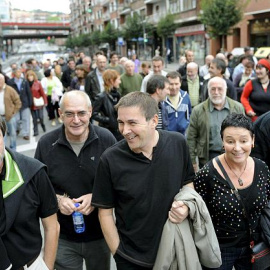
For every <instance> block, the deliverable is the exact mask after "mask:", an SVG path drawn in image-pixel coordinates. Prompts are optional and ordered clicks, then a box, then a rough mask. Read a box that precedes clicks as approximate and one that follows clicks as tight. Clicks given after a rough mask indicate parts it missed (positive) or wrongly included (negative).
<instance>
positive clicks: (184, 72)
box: [176, 63, 187, 88]
mask: <svg viewBox="0 0 270 270" xmlns="http://www.w3.org/2000/svg"><path fill="white" fill-rule="evenodd" d="M176 71H177V72H179V73H180V74H181V77H184V76H186V75H187V63H185V64H184V65H182V66H181V67H179V68H178V69H177V70H176ZM181 88H182V87H181Z"/></svg>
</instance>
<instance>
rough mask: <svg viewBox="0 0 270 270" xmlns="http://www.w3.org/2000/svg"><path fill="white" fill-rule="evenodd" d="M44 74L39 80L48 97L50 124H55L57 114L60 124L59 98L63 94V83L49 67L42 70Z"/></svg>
mask: <svg viewBox="0 0 270 270" xmlns="http://www.w3.org/2000/svg"><path fill="white" fill-rule="evenodd" d="M44 76H45V78H43V79H42V80H41V85H42V87H43V89H44V92H45V94H46V95H47V99H48V106H47V110H48V115H49V119H50V120H51V121H52V122H51V124H52V126H55V125H56V122H55V118H56V116H57V118H58V122H59V123H60V124H61V123H62V120H61V119H60V117H59V112H58V108H59V100H60V98H61V96H62V95H63V85H62V83H61V82H60V80H59V79H58V78H57V77H56V76H54V75H53V73H52V70H51V69H47V70H45V71H44Z"/></svg>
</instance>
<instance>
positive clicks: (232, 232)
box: [194, 158, 270, 247]
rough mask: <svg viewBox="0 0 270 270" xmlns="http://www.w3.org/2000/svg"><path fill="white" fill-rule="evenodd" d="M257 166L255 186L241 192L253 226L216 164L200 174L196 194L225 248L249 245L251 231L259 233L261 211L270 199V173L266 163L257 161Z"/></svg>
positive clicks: (207, 165) (195, 184) (209, 165)
mask: <svg viewBox="0 0 270 270" xmlns="http://www.w3.org/2000/svg"><path fill="white" fill-rule="evenodd" d="M254 162H255V171H254V178H253V182H252V184H251V185H250V186H249V187H247V188H245V189H242V190H241V189H238V191H239V194H240V195H241V198H242V201H243V202H244V204H245V208H246V209H247V211H248V217H249V218H248V221H249V225H248V224H247V219H246V218H245V217H244V215H243V211H242V209H243V207H242V205H241V203H240V202H239V201H238V200H237V198H236V196H235V195H234V194H233V193H232V192H231V189H230V186H229V184H228V183H227V181H226V180H225V179H224V178H223V177H222V176H221V175H220V174H219V173H218V171H217V170H216V169H215V167H214V165H213V162H212V161H209V162H208V163H207V164H206V165H205V166H204V167H203V168H202V169H201V170H200V171H199V172H198V173H197V175H196V178H195V180H194V186H195V189H196V191H197V192H198V193H199V194H200V195H201V196H202V198H203V199H204V201H205V203H206V205H207V208H208V210H209V213H210V215H211V218H212V221H213V225H214V228H215V231H216V234H217V238H218V241H219V244H220V246H221V247H233V246H240V247H242V246H245V245H249V241H250V235H249V229H248V227H250V228H252V233H253V234H254V235H256V233H257V228H258V226H257V224H258V219H259V217H260V214H261V211H262V209H263V208H264V207H265V205H266V204H267V202H268V201H269V199H270V173H269V170H268V167H267V165H266V164H265V163H264V162H262V161H261V160H259V159H256V158H254Z"/></svg>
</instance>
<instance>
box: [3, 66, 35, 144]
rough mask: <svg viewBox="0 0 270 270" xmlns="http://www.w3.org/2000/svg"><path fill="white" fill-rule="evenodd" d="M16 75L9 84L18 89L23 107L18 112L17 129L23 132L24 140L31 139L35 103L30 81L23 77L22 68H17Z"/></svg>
mask: <svg viewBox="0 0 270 270" xmlns="http://www.w3.org/2000/svg"><path fill="white" fill-rule="evenodd" d="M14 75H15V77H14V78H12V79H11V80H10V81H9V82H8V84H9V85H10V86H11V87H12V88H14V89H15V90H16V91H17V93H18V94H19V96H20V99H21V102H22V107H21V109H20V111H19V112H18V113H17V114H16V120H17V131H18V132H20V131H21V132H22V136H23V139H24V140H29V139H30V137H29V135H30V115H31V111H30V108H31V106H32V103H33V97H32V92H31V90H30V86H29V84H28V82H27V81H26V80H25V79H24V78H22V77H21V75H22V72H21V70H20V69H16V70H15V72H14Z"/></svg>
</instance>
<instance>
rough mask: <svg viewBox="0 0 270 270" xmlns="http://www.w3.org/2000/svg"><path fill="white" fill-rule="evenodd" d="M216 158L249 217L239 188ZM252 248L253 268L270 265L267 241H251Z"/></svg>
mask: <svg viewBox="0 0 270 270" xmlns="http://www.w3.org/2000/svg"><path fill="white" fill-rule="evenodd" d="M215 160H216V162H217V164H218V166H219V168H220V170H221V171H222V173H223V175H224V177H225V179H226V181H227V182H228V184H229V186H230V188H231V190H232V192H233V193H234V194H235V196H236V198H237V200H238V201H239V202H240V204H241V206H242V208H243V214H244V216H245V218H248V217H247V211H246V208H245V205H244V203H243V201H242V199H241V196H240V194H239V192H238V190H237V188H235V186H234V185H233V183H232V181H231V179H230V178H229V176H228V174H227V172H226V171H225V169H224V167H223V166H222V164H221V162H220V160H219V158H218V157H216V158H215ZM262 213H263V212H262ZM250 248H251V263H252V270H266V269H267V268H268V267H270V247H269V246H267V245H266V243H265V242H263V241H261V242H259V243H257V244H255V243H254V241H251V242H250Z"/></svg>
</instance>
